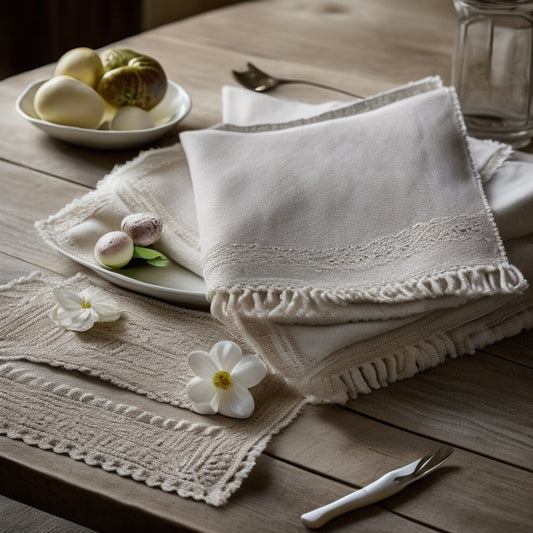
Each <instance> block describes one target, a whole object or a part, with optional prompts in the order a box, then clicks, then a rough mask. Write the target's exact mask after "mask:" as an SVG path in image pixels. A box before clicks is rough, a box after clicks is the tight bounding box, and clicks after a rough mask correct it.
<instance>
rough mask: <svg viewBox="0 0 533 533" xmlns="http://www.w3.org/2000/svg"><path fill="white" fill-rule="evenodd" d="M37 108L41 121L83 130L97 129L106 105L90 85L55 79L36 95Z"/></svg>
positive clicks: (66, 79)
mask: <svg viewBox="0 0 533 533" xmlns="http://www.w3.org/2000/svg"><path fill="white" fill-rule="evenodd" d="M33 107H34V108H35V111H36V113H37V115H38V116H39V118H41V119H43V120H47V121H48V122H54V123H56V124H63V125H66V126H77V127H79V128H90V129H96V128H98V126H99V125H100V123H101V122H102V120H103V118H104V112H105V103H104V101H103V99H102V98H101V97H100V95H99V94H98V93H97V92H96V91H95V90H94V89H92V88H91V87H89V86H88V85H87V84H85V83H83V82H82V81H80V80H77V79H75V78H71V77H70V76H62V75H61V76H54V77H53V78H51V79H50V80H48V81H47V82H45V83H43V85H41V86H40V87H39V89H38V90H37V92H36V93H35V98H34V101H33Z"/></svg>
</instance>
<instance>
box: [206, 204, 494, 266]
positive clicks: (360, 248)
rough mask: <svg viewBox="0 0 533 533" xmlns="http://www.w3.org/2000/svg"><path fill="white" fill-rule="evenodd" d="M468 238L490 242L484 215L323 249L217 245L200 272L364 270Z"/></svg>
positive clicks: (421, 225) (425, 224)
mask: <svg viewBox="0 0 533 533" xmlns="http://www.w3.org/2000/svg"><path fill="white" fill-rule="evenodd" d="M470 239H471V240H484V241H487V242H491V241H493V239H494V236H493V232H492V228H491V227H490V226H488V225H487V216H486V214H485V213H482V214H474V215H458V216H453V217H442V218H435V219H433V220H430V221H429V222H421V223H418V224H414V225H413V226H411V227H410V228H409V229H405V230H402V231H400V232H398V233H397V234H395V235H388V236H386V237H383V238H381V239H376V240H374V241H372V242H369V243H365V244H361V245H354V246H346V247H341V248H328V249H325V250H302V249H297V248H281V247H278V246H265V245H261V244H257V243H254V244H224V243H220V244H218V245H217V246H214V247H213V248H211V250H209V252H208V254H207V255H206V257H205V266H204V273H207V274H211V273H212V271H214V270H216V269H217V268H220V267H222V266H225V265H226V264H232V265H234V266H238V265H239V264H241V263H242V264H249V263H257V262H261V263H280V262H281V263H284V264H293V265H297V266H299V267H305V268H306V269H309V270H313V271H316V272H328V271H334V270H341V271H344V270H346V269H348V270H364V269H368V268H373V267H375V266H376V265H384V264H387V263H390V262H392V261H396V260H398V259H401V258H405V257H410V256H412V255H415V254H417V253H419V252H421V251H423V250H426V249H427V248H431V247H433V246H435V245H436V244H437V243H439V242H444V241H446V242H452V241H464V240H470Z"/></svg>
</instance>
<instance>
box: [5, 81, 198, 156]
mask: <svg viewBox="0 0 533 533" xmlns="http://www.w3.org/2000/svg"><path fill="white" fill-rule="evenodd" d="M45 81H47V80H38V81H36V82H33V83H31V84H30V85H28V87H26V89H25V90H24V92H23V93H22V94H21V95H20V96H19V97H18V98H17V102H16V108H17V111H18V112H19V114H20V115H21V116H23V117H24V118H25V119H26V120H27V121H28V122H30V123H31V124H33V125H34V126H36V127H37V128H39V129H40V130H42V131H44V132H45V133H47V134H48V135H50V136H51V137H54V138H56V139H60V140H62V141H66V142H68V143H71V144H75V145H78V146H84V147H85V148H97V149H99V150H118V149H125V148H135V147H138V146H142V145H144V144H148V143H150V142H153V141H155V140H156V139H158V138H159V137H161V136H162V135H164V134H165V133H166V132H167V131H169V130H170V129H171V128H173V127H174V126H175V125H176V124H177V123H178V122H179V121H180V120H183V118H184V117H185V116H186V115H187V113H188V112H189V110H190V108H191V99H190V97H189V95H188V93H187V92H186V91H185V89H184V88H183V87H181V86H180V85H178V84H177V83H174V82H173V81H170V80H169V81H168V87H167V92H166V94H165V97H164V98H163V100H162V101H161V102H159V104H157V105H156V106H155V107H154V108H153V109H151V110H150V111H149V113H150V115H152V119H153V121H154V124H155V127H154V128H149V129H145V130H128V131H116V130H114V131H112V130H106V129H98V130H91V129H86V128H76V127H74V126H63V125H61V124H54V123H53V122H47V121H46V120H41V119H39V117H38V116H37V114H36V113H35V109H34V108H33V98H34V96H35V93H36V92H37V89H38V88H39V87H40V86H41V85H42V84H43V83H44V82H45Z"/></svg>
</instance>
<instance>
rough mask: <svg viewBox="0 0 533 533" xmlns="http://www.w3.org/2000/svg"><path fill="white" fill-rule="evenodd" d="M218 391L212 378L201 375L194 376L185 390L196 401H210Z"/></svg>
mask: <svg viewBox="0 0 533 533" xmlns="http://www.w3.org/2000/svg"><path fill="white" fill-rule="evenodd" d="M216 391H217V389H216V388H215V386H214V385H213V383H212V382H211V380H208V379H203V378H199V377H195V378H192V379H191V381H189V383H188V384H187V387H186V388H185V392H186V393H187V395H188V396H189V398H190V399H191V400H192V401H193V402H194V403H206V402H210V401H211V400H212V399H213V396H214V395H215V393H216Z"/></svg>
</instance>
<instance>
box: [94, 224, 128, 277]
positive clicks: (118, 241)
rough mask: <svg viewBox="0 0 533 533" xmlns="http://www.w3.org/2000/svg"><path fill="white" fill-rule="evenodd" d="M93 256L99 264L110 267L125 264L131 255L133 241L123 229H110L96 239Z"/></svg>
mask: <svg viewBox="0 0 533 533" xmlns="http://www.w3.org/2000/svg"><path fill="white" fill-rule="evenodd" d="M94 257H95V259H96V260H97V261H98V262H99V263H100V264H102V265H104V266H108V267H111V268H121V267H123V266H126V265H127V264H128V263H129V262H130V261H131V259H132V257H133V241H132V240H131V237H130V236H129V235H128V234H127V233H124V232H123V231H110V232H109V233H106V234H105V235H102V236H101V237H100V238H99V239H98V241H97V243H96V245H95V247H94Z"/></svg>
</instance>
